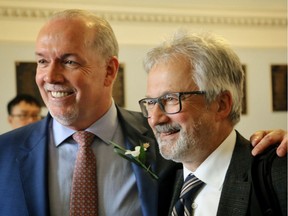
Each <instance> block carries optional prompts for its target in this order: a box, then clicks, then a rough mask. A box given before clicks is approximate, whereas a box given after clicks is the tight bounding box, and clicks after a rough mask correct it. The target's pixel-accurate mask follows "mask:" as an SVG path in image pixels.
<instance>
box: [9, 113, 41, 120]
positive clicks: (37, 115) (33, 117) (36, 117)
mask: <svg viewBox="0 0 288 216" xmlns="http://www.w3.org/2000/svg"><path fill="white" fill-rule="evenodd" d="M10 116H12V117H16V118H19V119H20V120H21V121H25V120H27V119H29V118H32V119H33V120H40V119H41V115H39V114H31V115H30V114H26V113H25V114H15V115H10Z"/></svg>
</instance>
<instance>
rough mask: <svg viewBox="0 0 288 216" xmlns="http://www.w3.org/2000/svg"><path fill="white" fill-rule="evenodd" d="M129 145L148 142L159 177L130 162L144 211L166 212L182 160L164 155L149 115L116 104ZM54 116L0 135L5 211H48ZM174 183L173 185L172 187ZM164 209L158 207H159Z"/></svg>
mask: <svg viewBox="0 0 288 216" xmlns="http://www.w3.org/2000/svg"><path fill="white" fill-rule="evenodd" d="M117 110H118V117H119V120H120V122H121V126H122V129H123V132H124V136H125V145H126V147H127V148H128V149H132V148H133V149H134V146H137V145H139V144H141V143H145V142H149V143H150V148H149V150H148V163H149V164H151V165H152V170H153V171H155V172H156V173H157V174H158V176H159V180H158V181H156V180H154V179H153V178H151V177H150V176H149V174H148V173H147V172H146V171H144V170H143V169H142V168H140V167H139V166H137V165H135V164H131V166H132V168H133V172H134V173H135V176H136V181H137V187H138V191H139V199H140V202H141V208H142V212H143V215H145V216H157V215H163V216H164V215H165V216H166V215H167V212H168V206H169V203H170V199H171V196H172V190H171V189H172V184H173V183H174V181H175V170H176V168H177V167H179V165H177V164H175V163H172V162H169V161H166V160H164V159H163V158H162V157H161V156H160V155H159V151H158V146H157V143H156V141H155V139H154V136H153V133H152V132H151V130H150V128H149V126H148V124H147V119H144V118H143V117H142V114H141V113H138V112H130V111H127V110H124V109H121V108H117ZM50 120H51V116H50V115H48V116H47V117H46V118H45V119H44V120H42V121H40V122H37V123H34V124H31V125H28V126H25V127H22V128H19V129H16V130H14V131H11V132H8V133H6V134H3V135H1V136H0V215H1V216H2V215H3V216H4V215H5V216H26V215H30V216H46V215H49V194H48V169H47V166H48V143H49V136H48V134H49V133H48V125H49V122H50ZM169 189H170V190H169ZM158 210H159V212H158Z"/></svg>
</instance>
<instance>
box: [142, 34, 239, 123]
mask: <svg viewBox="0 0 288 216" xmlns="http://www.w3.org/2000/svg"><path fill="white" fill-rule="evenodd" d="M179 57H184V58H185V59H187V61H188V62H190V68H191V76H192V78H193V80H194V81H195V83H196V85H197V86H198V87H199V90H201V91H206V93H207V94H206V101H207V103H211V102H212V101H214V100H215V99H216V97H217V96H218V95H219V94H221V93H222V92H224V91H229V92H230V93H231V95H232V101H233V105H232V110H231V112H230V115H229V118H230V120H231V122H232V124H233V125H235V124H237V123H238V122H239V121H240V116H241V108H242V97H243V80H244V73H243V69H242V64H241V62H240V59H239V57H238V56H237V54H236V53H235V52H234V51H233V50H232V48H231V47H230V46H229V45H228V43H227V42H226V41H225V40H224V39H223V38H222V37H220V36H217V35H214V34H212V33H194V34H191V33H188V32H187V31H183V30H179V31H177V32H176V33H175V34H174V35H173V36H172V37H171V38H170V39H168V40H165V41H164V42H163V43H162V44H160V45H159V46H157V47H155V48H153V49H151V50H150V51H149V52H148V53H147V54H146V57H145V59H144V69H145V71H146V72H149V71H150V70H151V69H152V67H153V66H155V65H157V64H158V63H160V62H168V61H171V60H173V59H176V58H179Z"/></svg>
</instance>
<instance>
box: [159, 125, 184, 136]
mask: <svg viewBox="0 0 288 216" xmlns="http://www.w3.org/2000/svg"><path fill="white" fill-rule="evenodd" d="M154 129H155V131H156V133H157V134H159V133H169V132H174V131H179V130H181V126H180V125H179V124H162V125H156V126H155V128H154Z"/></svg>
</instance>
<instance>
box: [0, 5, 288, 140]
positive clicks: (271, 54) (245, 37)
mask: <svg viewBox="0 0 288 216" xmlns="http://www.w3.org/2000/svg"><path fill="white" fill-rule="evenodd" d="M3 8H4V9H3ZM95 8H96V7H95ZM48 9H49V8H48ZM48 9H47V10H48ZM43 10H44V9H43ZM3 11H6V12H5V13H4V12H3ZM20 11H21V10H20ZM24 11H25V10H24ZM29 11H30V12H31V11H33V9H31V8H30V9H29ZM40 11H41V10H40ZM44 11H46V9H45V10H44ZM107 11H108V12H107ZM107 11H104V12H105V13H104V12H103V11H100V12H101V13H100V14H102V15H103V13H104V15H105V14H106V15H105V16H107V13H108V15H109V16H110V15H111V14H115V13H114V12H113V11H110V12H109V10H107ZM12 12H13V10H12ZM14 12H15V11H14ZM18 12H19V10H18ZM34 12H35V11H34ZM102 12H103V13H102ZM186 12H187V11H186ZM19 13H20V12H19ZM169 13H170V15H169V14H168V18H169V17H170V18H171V17H172V18H173V19H172V18H171V19H170V20H168V21H166V19H168V18H167V17H166V15H163V14H165V11H164V12H163V11H162V12H159V14H160V15H161V14H162V15H161V16H160V15H159V16H158V15H157V12H155V13H148V12H147V13H142V14H141V13H140V15H139V14H136V15H135V14H133V13H131V12H127V11H126V12H124V15H123V14H118V15H117V14H116V15H115V16H116V18H115V17H114V18H113V19H112V18H111V17H110V23H111V25H112V27H113V29H114V31H115V34H116V37H117V38H118V41H119V44H120V56H119V58H120V62H121V63H124V64H125V74H124V76H125V81H124V82H125V98H126V108H128V109H132V110H139V107H138V103H137V102H138V100H139V99H140V98H142V97H143V96H144V95H145V87H146V74H145V72H144V70H143V68H142V59H143V57H144V55H145V52H146V51H147V50H148V49H149V48H150V47H152V46H153V45H155V44H156V43H158V42H159V41H161V40H162V39H163V38H164V37H165V36H166V35H167V34H169V33H171V32H173V31H174V30H175V29H176V28H179V27H186V28H188V29H190V30H192V31H202V30H204V31H206V30H208V31H213V32H216V33H217V34H221V35H223V36H224V37H226V38H227V39H228V40H229V41H230V42H231V44H232V46H233V47H234V48H235V50H236V52H237V53H238V54H239V56H240V59H241V60H242V62H243V64H246V67H247V106H248V112H247V114H246V115H244V116H243V117H242V120H241V122H240V123H239V124H238V125H237V128H238V129H239V130H240V131H241V132H242V133H243V134H244V136H246V137H249V135H250V134H251V133H252V132H253V131H255V130H257V129H267V128H271V129H272V128H282V129H286V130H287V113H286V112H273V111H272V93H271V92H272V89H271V74H270V65H271V64H272V63H273V64H274V63H279V64H280V63H281V64H287V51H286V39H287V32H286V26H287V21H283V17H285V15H284V16H283V15H282V14H283V13H280V15H279V14H277V13H273V14H271V13H270V12H269V14H266V15H267V16H268V15H269V16H270V18H271V19H269V20H266V18H265V17H267V16H265V13H261V14H260V15H259V16H258V17H257V16H256V18H255V19H256V21H257V22H263V23H264V24H253V22H256V21H255V19H254V18H251V14H254V15H253V16H255V13H251V14H248V15H247V14H246V13H244V12H243V13H242V14H241V13H240V15H239V16H238V17H236V18H235V17H234V15H233V16H232V15H231V13H228V12H227V16H226V18H225V14H224V15H223V14H222V17H224V18H223V19H224V21H223V20H222V21H221V19H216V21H215V19H214V18H213V16H214V15H213V14H212V15H211V14H210V13H208V12H207V13H204V15H203V14H202V15H203V16H202V15H201V14H200V15H201V16H202V20H201V19H200V20H198V21H197V20H196V21H191V19H193V16H192V17H191V15H189V17H188V18H189V19H190V22H188V23H187V22H185V21H183V20H182V21H179V19H180V20H181V19H182V18H185V17H184V16H183V15H181V13H180V12H179V11H177V13H176V12H175V13H174V15H175V14H176V15H175V16H176V18H175V16H174V15H172V14H173V13H172V12H171V10H169ZM5 14H6V15H5ZM207 14H208V15H207ZM218 15H219V14H218ZM1 16H2V17H1ZM17 16H18V15H17ZM17 16H15V15H13V13H12V15H7V9H5V7H2V13H1V1H0V26H1V31H0V55H1V58H0V77H1V80H0V92H1V93H0V101H1V103H0V117H1V124H0V134H1V133H3V132H6V131H8V130H10V127H9V125H8V123H7V120H6V119H7V112H6V104H7V102H8V101H9V100H10V99H11V98H12V97H14V96H15V94H16V77H15V74H16V72H15V61H33V60H34V43H33V41H34V39H35V37H36V34H37V32H38V30H39V28H40V27H41V25H42V24H43V22H44V18H45V16H44V17H42V16H38V15H36V17H33V16H32V17H30V16H28V17H24V18H23V15H21V14H20V15H19V17H17ZM21 16H22V17H21ZM109 16H108V17H109ZM129 16H130V17H129ZM253 16H252V17H253ZM269 16H268V17H269ZM278 16H279V17H280V18H279V17H278ZM123 17H124V18H123ZM233 17H234V18H235V20H234V18H233ZM247 17H248V18H247ZM249 17H250V18H249ZM278 18H279V19H280V21H279V19H278ZM145 19H146V20H147V19H148V20H149V21H148V22H147V21H145ZM175 19H176V21H175ZM177 19H178V20H177ZM213 19H214V21H213ZM151 20H152V21H151ZM153 20H154V21H153ZM173 20H174V21H173ZM211 20H212V21H211ZM229 20H230V21H229ZM231 20H234V21H231ZM243 20H244V21H243ZM253 20H254V21H253ZM277 20H278V21H277ZM284 20H286V18H284ZM213 22H215V23H213ZM229 22H233V23H232V24H229ZM269 22H270V24H269ZM271 22H272V24H271ZM281 22H284V24H283V23H281ZM285 22H286V23H285ZM241 23H242V24H241Z"/></svg>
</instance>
